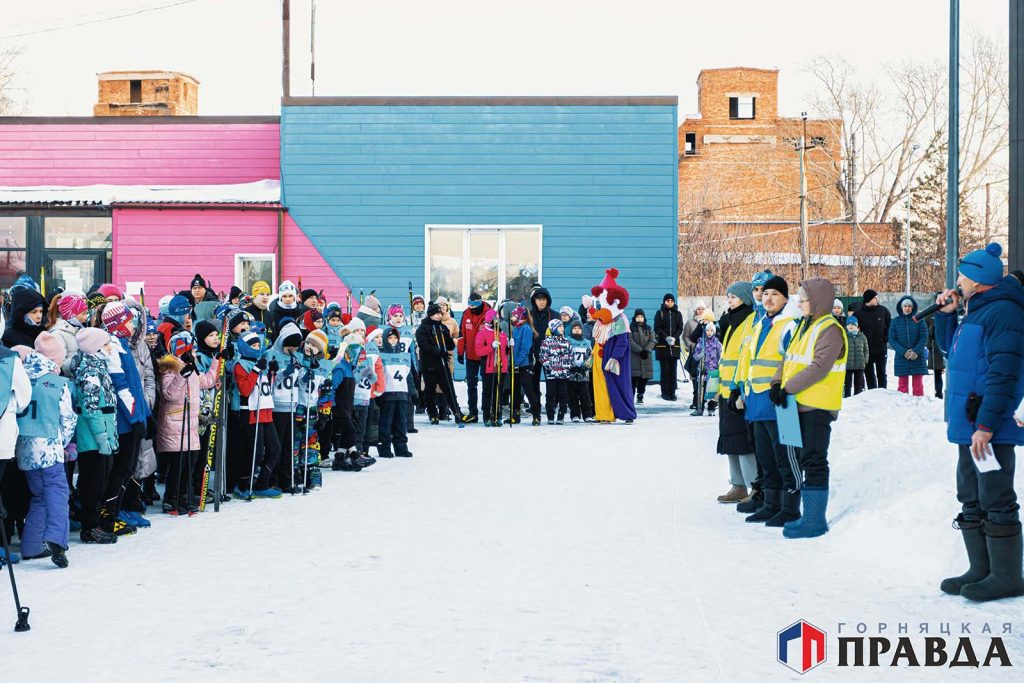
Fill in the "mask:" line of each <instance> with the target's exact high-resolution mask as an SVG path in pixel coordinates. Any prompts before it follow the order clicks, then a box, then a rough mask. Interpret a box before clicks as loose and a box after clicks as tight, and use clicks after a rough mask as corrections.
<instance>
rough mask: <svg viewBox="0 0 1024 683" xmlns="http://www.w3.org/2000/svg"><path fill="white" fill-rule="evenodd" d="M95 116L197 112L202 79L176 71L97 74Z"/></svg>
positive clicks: (191, 113) (183, 114)
mask: <svg viewBox="0 0 1024 683" xmlns="http://www.w3.org/2000/svg"><path fill="white" fill-rule="evenodd" d="M97 78H98V79H99V98H98V101H97V102H96V104H95V105H93V115H94V116H195V115H196V114H197V113H198V112H199V81H197V80H196V79H194V78H192V77H191V76H189V75H188V74H183V73H178V72H175V71H106V72H104V73H101V74H97Z"/></svg>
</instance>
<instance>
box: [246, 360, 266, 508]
mask: <svg viewBox="0 0 1024 683" xmlns="http://www.w3.org/2000/svg"><path fill="white" fill-rule="evenodd" d="M262 384H263V371H262V370H260V371H259V372H257V373H256V387H255V388H254V389H253V391H260V392H261V393H259V394H257V396H256V422H255V424H254V425H253V427H254V428H255V429H253V433H252V467H251V468H250V469H249V495H248V496H247V497H246V500H248V501H249V502H250V503H251V502H252V492H253V490H254V489H255V486H254V485H253V482H254V480H255V479H256V452H257V450H258V449H257V446H258V445H259V442H260V398H262V397H263V393H262V391H261V390H260V385H262Z"/></svg>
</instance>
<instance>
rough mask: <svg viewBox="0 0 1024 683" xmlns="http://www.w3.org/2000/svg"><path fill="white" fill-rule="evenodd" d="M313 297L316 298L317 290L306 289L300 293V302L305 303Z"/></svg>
mask: <svg viewBox="0 0 1024 683" xmlns="http://www.w3.org/2000/svg"><path fill="white" fill-rule="evenodd" d="M311 296H316V290H315V289H304V290H302V291H301V292H300V293H299V301H305V300H306V299H308V298H309V297H311Z"/></svg>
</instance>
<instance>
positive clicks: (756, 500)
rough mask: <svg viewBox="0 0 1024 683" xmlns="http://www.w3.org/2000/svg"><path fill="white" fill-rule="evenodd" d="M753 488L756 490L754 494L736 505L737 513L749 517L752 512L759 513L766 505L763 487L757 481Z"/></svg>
mask: <svg viewBox="0 0 1024 683" xmlns="http://www.w3.org/2000/svg"><path fill="white" fill-rule="evenodd" d="M751 488H752V489H754V492H753V493H751V494H750V497H749V498H748V499H747V500H745V501H742V502H739V503H736V512H739V513H742V514H744V515H749V514H750V513H752V512H757V511H758V510H760V509H761V506H762V505H764V491H762V490H761V486H760V485H759V484H758V483H757V482H756V481H755V482H754V483H753V484H752V485H751Z"/></svg>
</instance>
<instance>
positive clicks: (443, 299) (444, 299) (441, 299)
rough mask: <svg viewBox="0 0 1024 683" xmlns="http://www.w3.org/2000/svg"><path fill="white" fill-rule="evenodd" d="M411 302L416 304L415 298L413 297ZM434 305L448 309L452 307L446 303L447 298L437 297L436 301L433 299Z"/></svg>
mask: <svg viewBox="0 0 1024 683" xmlns="http://www.w3.org/2000/svg"><path fill="white" fill-rule="evenodd" d="M412 302H413V303H416V297H413V299H412ZM434 303H435V304H437V305H438V306H441V305H442V304H443V305H445V306H447V307H448V308H449V309H451V307H452V305H451V303H450V302H449V301H448V297H446V296H439V297H437V298H436V299H434Z"/></svg>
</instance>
